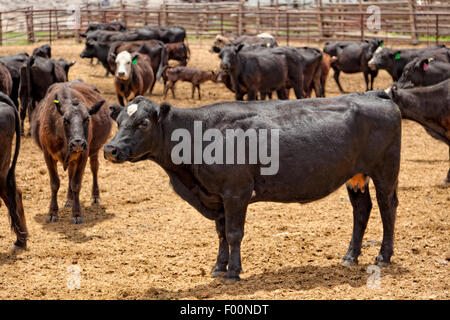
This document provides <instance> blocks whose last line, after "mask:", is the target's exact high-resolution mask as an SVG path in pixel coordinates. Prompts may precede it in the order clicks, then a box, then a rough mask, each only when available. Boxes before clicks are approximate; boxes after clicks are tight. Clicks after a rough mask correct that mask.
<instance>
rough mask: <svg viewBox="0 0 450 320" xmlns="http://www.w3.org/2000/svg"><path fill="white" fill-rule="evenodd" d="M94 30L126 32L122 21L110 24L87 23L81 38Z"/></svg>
mask: <svg viewBox="0 0 450 320" xmlns="http://www.w3.org/2000/svg"><path fill="white" fill-rule="evenodd" d="M96 30H106V31H127V27H126V25H125V23H123V22H122V21H111V22H105V23H101V22H91V23H89V25H88V27H87V29H86V31H85V32H84V33H82V34H80V35H81V36H85V35H86V34H87V33H89V32H92V31H96Z"/></svg>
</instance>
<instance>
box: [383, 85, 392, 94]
mask: <svg viewBox="0 0 450 320" xmlns="http://www.w3.org/2000/svg"><path fill="white" fill-rule="evenodd" d="M391 90H392V86H389V88H387V89H386V90H384V92H386V93H387V94H390V93H391Z"/></svg>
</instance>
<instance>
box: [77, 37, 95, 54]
mask: <svg viewBox="0 0 450 320" xmlns="http://www.w3.org/2000/svg"><path fill="white" fill-rule="evenodd" d="M96 45H97V41H95V40H92V39H89V40H87V41H86V45H85V47H84V50H83V51H82V52H81V54H80V57H81V58H94V57H96V56H97V50H96Z"/></svg>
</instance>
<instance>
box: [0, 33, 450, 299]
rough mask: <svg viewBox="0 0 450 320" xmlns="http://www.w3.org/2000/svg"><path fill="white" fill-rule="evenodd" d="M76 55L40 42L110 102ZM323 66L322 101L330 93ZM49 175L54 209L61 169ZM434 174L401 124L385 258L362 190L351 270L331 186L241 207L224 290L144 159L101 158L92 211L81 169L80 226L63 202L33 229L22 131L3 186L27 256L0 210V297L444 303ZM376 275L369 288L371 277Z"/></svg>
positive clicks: (30, 175)
mask: <svg viewBox="0 0 450 320" xmlns="http://www.w3.org/2000/svg"><path fill="white" fill-rule="evenodd" d="M32 48H33V46H21V47H1V48H0V55H6V54H13V53H17V52H22V51H27V52H29V53H31V51H32ZM82 49H83V45H81V44H75V43H74V42H72V41H63V42H58V43H53V46H52V53H53V54H54V57H64V58H66V59H74V60H76V61H77V63H76V65H75V66H74V67H73V68H72V69H71V71H70V75H69V77H70V79H75V78H83V79H84V80H85V81H86V82H88V83H92V84H94V85H95V86H97V87H98V89H99V90H100V91H101V92H102V93H103V94H104V95H105V97H106V98H107V99H108V101H109V102H110V103H116V98H115V93H114V87H113V78H112V77H111V76H110V77H108V78H104V70H103V68H102V67H101V66H92V65H90V64H89V61H88V60H83V59H81V58H80V57H79V54H80V52H81V51H82ZM191 51H192V59H191V61H190V63H189V64H190V65H192V66H196V67H200V68H203V69H214V68H217V67H218V62H219V60H218V58H217V56H216V55H215V54H212V53H209V52H208V42H206V41H203V42H194V41H192V43H191ZM330 73H331V74H330V78H329V81H328V84H327V95H328V96H334V95H338V94H339V92H338V90H337V87H336V85H335V83H334V80H333V79H332V72H330ZM341 79H342V84H343V86H344V89H346V90H347V91H349V92H351V91H363V90H364V88H365V87H364V83H363V76H362V74H356V75H345V74H343V75H342V76H341ZM390 82H391V78H390V76H389V75H388V74H387V73H385V72H380V74H379V76H378V78H377V79H376V81H375V86H376V87H377V88H382V89H385V88H386V87H387V86H388V85H389V84H390ZM154 93H155V94H154V96H153V97H152V99H154V100H155V101H157V102H161V101H162V96H161V94H162V85H161V84H157V85H156V88H155V90H154ZM177 94H178V99H177V100H173V99H171V97H170V96H169V98H168V102H170V103H173V104H174V105H176V106H180V107H190V106H200V105H203V104H207V103H211V102H214V101H220V100H232V99H233V95H232V94H231V93H230V92H229V91H228V90H227V89H226V88H225V87H224V86H223V85H220V84H214V83H211V82H209V83H206V84H204V85H202V95H203V100H202V101H201V102H199V101H197V100H192V99H190V94H191V88H190V84H178V85H177ZM26 129H28V125H27V126H26ZM114 130H115V129H114ZM59 169H60V170H59V172H60V174H61V178H62V183H61V189H60V193H59V202H60V207H62V204H63V201H64V200H65V193H66V187H67V176H66V173H65V172H63V170H62V167H61V166H60V167H59ZM447 170H448V147H447V146H445V145H444V144H443V143H440V142H438V141H436V140H434V139H433V138H431V137H430V136H429V135H427V134H426V133H425V131H424V129H423V128H422V127H420V126H419V125H418V124H415V123H413V122H410V121H403V148H402V162H401V172H400V185H399V201H400V205H399V207H398V212H397V222H396V234H395V236H396V239H395V240H396V242H395V255H394V256H393V258H392V261H393V263H392V265H391V266H388V267H386V268H382V269H379V270H376V271H375V273H368V272H367V270H368V267H370V266H371V265H372V263H373V261H374V259H375V256H376V255H377V253H378V250H379V245H380V240H381V237H382V227H381V219H380V216H379V211H378V207H377V204H376V200H375V196H374V195H375V192H374V190H373V187H371V188H372V190H371V194H372V199H373V200H374V208H373V211H372V215H371V218H370V221H369V225H368V228H367V231H366V234H365V237H364V247H363V252H362V255H361V257H360V264H359V265H358V266H355V267H350V268H349V267H343V266H341V264H340V259H341V257H342V256H343V255H344V253H345V252H346V249H347V246H348V241H349V240H350V236H351V231H352V210H351V205H350V203H349V201H348V197H347V192H346V189H345V187H341V188H340V189H338V190H337V191H336V192H335V193H333V194H331V195H330V196H328V197H326V198H325V199H322V200H320V201H316V202H314V203H310V204H306V205H300V204H287V205H286V204H278V203H257V204H252V205H250V207H249V209H248V214H247V223H246V233H245V237H244V240H243V243H242V256H243V260H242V263H243V268H244V270H245V273H243V274H242V281H240V282H239V283H236V284H233V285H225V284H223V283H222V282H221V281H220V280H217V279H212V278H211V277H210V275H209V271H210V269H211V267H212V266H213V264H214V263H215V259H216V254H217V247H218V240H217V236H216V232H215V227H214V222H213V221H209V220H207V219H206V218H204V217H203V216H201V215H200V214H199V213H198V212H196V210H194V209H193V208H191V207H190V206H189V205H188V204H187V203H186V202H185V201H183V200H181V198H179V197H178V196H177V195H176V194H175V193H174V192H173V190H172V188H171V187H170V186H169V180H168V177H167V175H166V174H165V173H164V172H163V170H162V169H161V168H159V167H158V166H157V165H156V164H154V163H152V162H150V161H147V162H140V163H136V164H131V163H126V164H123V165H114V164H111V163H109V162H106V161H105V160H104V159H101V166H100V189H101V197H102V205H101V206H91V205H90V190H91V185H92V179H91V174H90V171H89V170H88V169H87V170H86V174H85V176H84V180H83V188H82V192H81V199H82V203H83V204H84V208H83V209H84V217H85V221H86V222H85V223H84V224H82V225H72V224H70V216H71V211H70V209H66V208H63V209H62V210H61V212H60V217H61V219H60V221H59V222H58V223H52V224H47V223H45V221H44V220H45V215H46V214H47V210H48V206H49V201H50V187H49V178H48V174H47V169H46V166H45V163H44V159H43V156H42V154H41V152H40V151H39V149H38V148H37V146H36V145H35V144H34V142H33V141H32V139H31V138H30V137H27V138H25V139H23V144H22V149H21V153H20V157H19V163H18V167H17V180H18V184H19V185H20V187H21V188H22V190H23V195H24V206H25V210H26V217H27V223H28V227H29V231H30V234H31V237H30V241H29V249H28V250H27V251H25V252H23V253H21V254H19V255H16V256H11V255H9V254H8V253H7V249H8V248H9V246H10V245H11V244H12V241H13V239H14V237H13V234H12V233H11V231H10V228H9V221H8V218H7V214H6V210H5V207H4V206H3V207H2V208H1V209H0V210H1V215H0V299H19V298H20V299H23V298H26V299H58V298H64V299H92V298H96V299H448V298H449V297H450V295H449V259H450V248H449V243H450V236H449V234H450V232H449V230H450V227H449V214H450V210H449V204H450V194H449V190H450V189H449V188H450V187H449V186H448V185H447V186H444V185H443V184H442V181H443V179H444V177H445V175H446V173H447ZM77 272H79V277H78V276H77ZM372 272H373V271H372ZM377 274H379V275H380V282H379V286H378V288H377V286H376V283H375V282H372V279H373V277H374V276H376V275H377ZM371 284H375V286H374V285H371ZM77 285H79V289H76V287H77ZM74 287H75V289H74Z"/></svg>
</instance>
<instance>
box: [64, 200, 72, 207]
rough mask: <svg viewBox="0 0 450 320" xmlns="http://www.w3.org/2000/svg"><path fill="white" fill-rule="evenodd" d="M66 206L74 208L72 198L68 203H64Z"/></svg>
mask: <svg viewBox="0 0 450 320" xmlns="http://www.w3.org/2000/svg"><path fill="white" fill-rule="evenodd" d="M64 208H72V200H67V201H66V203H64Z"/></svg>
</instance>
